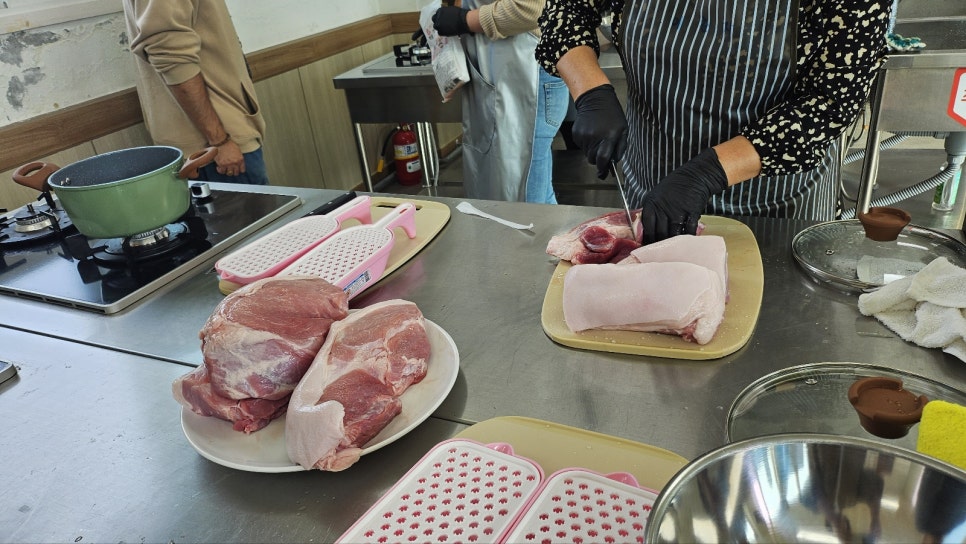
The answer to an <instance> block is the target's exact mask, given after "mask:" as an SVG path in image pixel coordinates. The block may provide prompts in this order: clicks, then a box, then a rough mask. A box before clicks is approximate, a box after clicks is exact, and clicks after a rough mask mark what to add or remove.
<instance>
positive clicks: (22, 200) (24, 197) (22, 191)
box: [0, 142, 96, 210]
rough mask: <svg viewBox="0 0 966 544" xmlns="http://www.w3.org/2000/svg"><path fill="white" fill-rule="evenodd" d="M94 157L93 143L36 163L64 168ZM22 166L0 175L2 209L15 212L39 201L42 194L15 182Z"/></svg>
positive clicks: (38, 160) (0, 203)
mask: <svg viewBox="0 0 966 544" xmlns="http://www.w3.org/2000/svg"><path fill="white" fill-rule="evenodd" d="M92 155H96V153H95V152H94V145H93V144H92V143H91V142H86V143H83V144H81V145H78V146H75V147H71V148H69V149H65V150H63V151H59V152H57V153H54V154H52V155H50V156H47V157H43V158H40V159H37V160H36V162H47V163H51V164H55V165H57V166H58V167H64V166H67V165H68V164H71V163H75V162H77V161H79V160H81V159H86V158H87V157H90V156H92ZM29 162H35V161H28V162H27V163H24V164H28V163H29ZM21 166H23V165H22V164H21V165H17V166H15V167H13V168H11V169H10V170H7V171H6V172H3V173H2V174H0V179H2V180H3V183H0V208H6V209H8V210H14V209H16V208H19V207H21V206H23V205H25V204H30V203H32V202H35V201H36V200H37V197H38V196H40V194H39V193H38V192H37V191H35V190H33V189H30V188H28V187H24V186H23V185H20V184H19V183H16V182H15V181H13V172H14V170H16V169H17V168H20V167H21Z"/></svg>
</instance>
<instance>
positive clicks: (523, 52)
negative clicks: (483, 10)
mask: <svg viewBox="0 0 966 544" xmlns="http://www.w3.org/2000/svg"><path fill="white" fill-rule="evenodd" d="M488 3H490V2H489V1H487V0H482V1H478V0H464V2H463V3H462V6H463V7H464V8H468V9H477V8H479V7H480V6H481V5H484V4H488ZM462 41H463V47H464V48H465V49H466V57H467V65H468V67H469V72H470V82H469V83H468V84H467V85H464V86H463V88H462V89H460V92H461V93H462V95H463V97H462V101H463V102H462V107H463V178H464V179H463V184H464V189H465V192H466V196H467V197H468V198H478V199H486V200H505V201H521V202H522V201H524V200H526V182H527V172H528V171H529V168H530V156H531V153H532V145H533V129H534V119H535V117H536V111H537V103H536V99H537V97H536V95H537V76H538V73H537V70H536V60H534V55H533V51H534V48H535V47H536V45H537V38H536V37H535V36H533V35H532V34H530V33H523V34H518V35H516V36H511V37H508V38H506V39H502V40H491V39H489V38H487V37H486V36H485V35H484V34H467V35H464V36H463V37H462Z"/></svg>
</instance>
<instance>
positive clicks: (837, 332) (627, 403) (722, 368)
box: [0, 187, 966, 458]
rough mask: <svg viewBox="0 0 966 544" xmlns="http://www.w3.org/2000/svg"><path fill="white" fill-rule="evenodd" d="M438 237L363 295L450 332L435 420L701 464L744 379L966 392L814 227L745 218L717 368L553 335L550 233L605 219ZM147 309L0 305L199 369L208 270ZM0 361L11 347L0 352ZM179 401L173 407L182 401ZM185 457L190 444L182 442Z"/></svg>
mask: <svg viewBox="0 0 966 544" xmlns="http://www.w3.org/2000/svg"><path fill="white" fill-rule="evenodd" d="M261 190H271V191H278V192H291V193H293V194H297V195H299V196H300V197H301V198H302V200H303V201H304V204H303V206H302V208H300V209H296V210H294V211H293V212H291V213H290V214H289V215H288V216H286V217H285V218H283V219H281V220H279V221H278V225H273V226H280V225H281V224H282V223H283V222H286V221H288V220H291V219H295V218H297V217H300V216H301V215H302V214H304V213H306V212H307V211H309V210H311V209H314V208H315V207H317V206H318V205H320V204H321V203H323V202H325V201H327V200H329V199H331V198H333V197H334V196H336V195H337V194H338V193H337V192H335V191H330V190H313V189H300V188H299V189H293V188H285V187H271V188H268V189H261ZM418 198H425V199H429V200H435V201H438V202H443V203H446V204H447V205H449V207H450V208H451V210H452V217H451V219H450V222H449V224H448V225H447V226H446V227H445V228H444V229H443V230H442V232H441V233H440V234H439V235H438V236H437V237H436V238H435V239H434V240H433V241H432V242H430V243H429V245H428V246H427V247H426V248H424V249H423V250H422V251H421V252H420V253H419V254H417V255H416V256H415V257H414V258H413V259H412V260H411V261H410V262H408V263H406V264H405V265H403V266H402V267H401V268H400V269H399V270H397V271H396V272H394V273H393V274H392V275H391V276H390V277H388V278H386V279H384V280H383V281H382V282H380V283H379V284H377V285H376V286H374V287H372V288H370V289H369V290H368V291H366V292H365V293H363V294H362V295H360V296H359V297H357V298H356V299H354V300H353V303H352V305H353V306H354V307H359V306H363V305H367V304H371V303H374V302H377V301H380V300H385V299H390V298H403V299H407V300H411V301H414V302H416V303H417V304H418V305H419V307H420V308H421V309H422V311H423V312H424V313H425V315H426V316H427V318H429V319H431V320H432V321H434V322H436V323H438V324H439V325H440V326H442V327H443V328H444V329H445V330H446V331H447V332H449V334H450V335H451V336H452V337H453V339H454V340H455V342H456V345H457V346H458V348H459V352H460V359H461V371H460V375H459V378H458V379H457V382H456V386H455V388H454V390H453V392H452V393H451V394H450V396H449V397H448V399H447V400H446V401H445V402H444V403H443V405H442V406H441V407H440V408H439V409H438V410H437V411H436V413H435V414H434V415H435V416H437V417H441V418H444V419H449V420H452V421H458V422H464V423H472V422H477V421H482V420H485V419H488V418H492V417H495V416H501V415H524V416H531V417H536V418H541V419H548V420H551V421H555V422H558V423H562V424H566V425H572V426H575V427H580V428H585V429H590V430H595V431H598V432H603V433H606V434H612V435H618V436H623V437H626V438H629V439H633V440H638V441H641V442H645V443H648V444H652V445H654V446H658V447H661V448H665V449H669V450H671V451H674V452H676V453H678V454H680V455H683V456H685V457H687V458H693V457H695V456H697V455H699V454H701V453H703V452H705V451H707V450H709V449H712V448H714V447H716V446H719V445H721V444H722V443H723V442H724V440H725V430H724V427H725V420H726V417H727V411H728V407H729V405H730V403H731V401H732V400H733V399H734V398H735V396H736V395H737V394H738V393H739V392H740V391H741V389H742V388H744V387H745V386H746V385H747V384H749V383H750V382H752V381H753V380H755V379H757V378H759V377H760V376H762V375H764V374H767V373H770V372H772V371H775V370H779V369H782V368H786V367H789V366H794V365H799V364H804V363H812V362H821V361H855V362H863V363H873V364H885V365H889V366H894V367H895V368H901V369H904V370H908V371H911V372H915V373H918V374H922V375H924V376H927V377H930V378H933V379H936V380H939V381H942V382H945V383H949V384H951V385H955V386H958V387H960V388H966V365H964V364H963V363H962V362H960V361H958V360H957V359H955V358H953V357H952V356H947V355H945V354H943V353H941V352H940V351H938V350H930V349H924V348H920V347H918V346H915V345H912V344H909V343H906V342H904V341H902V340H900V339H899V338H897V337H896V336H895V335H893V334H892V333H891V332H889V331H888V330H887V329H885V328H884V327H883V326H881V325H880V324H879V323H878V322H877V321H875V320H874V319H872V318H867V317H863V316H861V315H860V314H859V312H858V310H857V308H856V304H857V301H856V297H855V296H854V295H847V294H843V293H839V292H837V291H834V290H832V289H830V288H827V287H824V286H821V285H818V284H815V283H814V282H812V281H811V280H810V279H808V278H807V277H806V276H805V274H804V273H803V272H802V271H801V270H800V269H799V268H798V267H797V265H795V264H794V261H793V258H792V256H791V249H790V243H791V239H792V237H793V236H794V235H795V234H796V233H797V232H799V231H800V230H801V229H803V228H805V226H807V223H804V222H796V221H786V220H775V219H749V220H747V221H746V223H747V224H748V225H749V226H750V227H751V229H752V231H753V232H754V233H755V235H756V237H757V239H758V242H759V245H760V247H761V252H762V256H763V262H764V273H765V288H764V300H763V303H762V311H761V316H760V318H759V321H758V325H757V328H756V330H755V333H754V335H753V336H752V338H751V340H750V342H749V343H748V345H747V346H745V347H744V348H742V349H740V350H739V351H738V352H736V353H734V354H732V355H730V356H727V357H724V358H722V359H719V360H712V361H684V360H675V359H661V358H651V357H641V356H632V355H620V354H610V353H600V352H593V351H584V350H578V349H572V348H567V347H563V346H560V345H558V344H555V343H554V342H552V341H551V340H550V339H549V338H548V337H547V336H546V334H545V333H544V332H543V330H542V327H541V324H540V311H541V307H542V303H543V298H544V294H545V292H546V289H547V285H548V283H549V281H550V278H551V273H552V272H553V270H554V268H555V264H556V263H555V260H554V259H553V258H551V257H549V256H548V255H546V254H545V253H544V249H545V247H546V244H547V240H548V239H549V238H550V236H552V235H553V234H556V233H560V232H563V231H566V230H568V229H569V228H571V227H573V226H574V225H576V224H578V223H580V222H582V221H584V220H586V219H588V218H590V217H593V216H596V215H599V214H601V213H604V212H605V211H612V210H607V209H604V208H591V207H580V206H564V205H559V206H550V205H538V204H526V203H512V202H489V201H473V203H474V205H476V206H477V207H478V208H480V209H482V210H484V211H486V212H489V213H491V214H493V215H496V216H498V217H503V218H505V219H508V220H510V221H514V222H517V223H524V224H526V223H530V222H533V223H534V224H535V226H534V232H532V233H531V232H520V231H516V230H512V229H510V228H508V227H505V226H503V225H500V224H498V223H496V222H494V221H490V220H488V219H483V218H480V217H476V216H469V215H464V214H462V213H461V212H459V211H457V210H456V205H457V204H458V203H459V200H457V199H449V198H441V197H418ZM198 270H204V271H203V272H198V273H196V274H195V275H193V276H190V277H185V278H183V279H182V281H180V282H178V283H175V284H172V285H170V286H167V287H165V288H164V289H163V290H162V291H161V292H160V293H158V294H155V295H153V296H151V297H149V298H148V299H146V300H145V301H143V302H140V303H138V304H136V305H134V306H132V307H131V308H129V309H127V310H125V311H122V312H120V313H118V314H115V315H111V316H105V315H99V314H94V313H90V312H85V311H80V310H73V309H69V308H62V307H57V306H53V305H50V304H45V303H41V302H36V301H32V300H26V299H18V298H15V297H11V296H0V326H4V327H7V328H15V329H21V330H24V331H34V332H37V333H40V334H46V335H49V336H54V337H58V338H62V339H65V340H70V341H73V342H79V343H85V344H92V345H96V346H100V347H105V348H109V349H111V350H116V351H123V352H128V353H133V354H138V355H144V356H148V357H152V358H156V359H161V360H167V361H174V362H180V363H184V364H187V365H197V364H200V363H201V352H200V349H199V341H198V338H197V333H198V330H199V329H200V327H201V326H202V324H203V323H204V321H205V319H206V318H207V317H208V315H209V314H210V313H211V311H212V309H213V308H214V307H215V305H216V304H217V303H218V302H219V301H220V300H221V299H222V298H223V296H222V295H221V293H220V292H219V291H218V288H217V279H216V276H215V274H214V273H213V272H212V271H211V270H210V269H207V268H199V269H198ZM0 355H2V353H0ZM171 405H172V407H174V401H173V400H172V401H171ZM184 447H185V448H188V445H187V444H184Z"/></svg>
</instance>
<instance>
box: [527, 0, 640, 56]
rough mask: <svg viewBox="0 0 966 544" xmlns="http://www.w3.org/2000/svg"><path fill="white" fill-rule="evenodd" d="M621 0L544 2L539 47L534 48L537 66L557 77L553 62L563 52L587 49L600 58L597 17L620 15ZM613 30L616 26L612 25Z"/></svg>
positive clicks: (616, 24)
mask: <svg viewBox="0 0 966 544" xmlns="http://www.w3.org/2000/svg"><path fill="white" fill-rule="evenodd" d="M623 5H624V2H623V0H547V4H546V6H545V7H544V9H543V14H541V15H540V19H539V23H540V43H538V44H537V50H536V54H535V55H536V58H537V62H539V63H540V65H541V66H543V69H544V70H546V71H547V72H548V73H550V74H553V75H559V74H557V61H558V60H560V57H562V56H563V55H564V54H565V53H566V52H567V51H570V50H571V49H573V48H575V47H578V46H581V45H587V46H590V47H592V48H593V49H594V51H595V52H597V54H598V55H599V54H600V44H599V43H598V41H597V27H599V26H600V21H601V14H602V13H606V12H608V11H612V12H614V13H620V12H621V9H623ZM613 25H614V28H615V33H616V32H617V30H616V28H617V26H618V23H617V22H616V21H615V22H614V23H613Z"/></svg>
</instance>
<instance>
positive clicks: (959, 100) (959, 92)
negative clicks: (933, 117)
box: [946, 68, 966, 125]
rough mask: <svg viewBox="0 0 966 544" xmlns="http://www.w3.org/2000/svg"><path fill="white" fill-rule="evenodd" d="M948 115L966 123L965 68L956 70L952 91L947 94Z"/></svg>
mask: <svg viewBox="0 0 966 544" xmlns="http://www.w3.org/2000/svg"><path fill="white" fill-rule="evenodd" d="M946 111H947V112H948V113H949V116H950V117H952V118H953V119H955V120H957V121H959V122H960V123H962V124H964V125H966V68H960V69H958V70H956V75H955V76H953V93H952V94H951V95H950V96H949V109H948V110H946Z"/></svg>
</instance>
